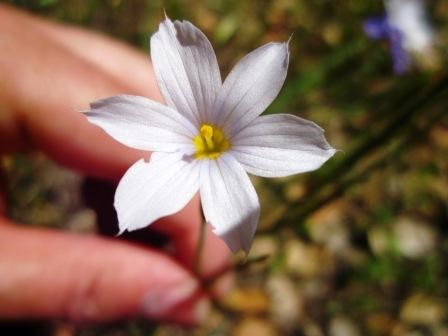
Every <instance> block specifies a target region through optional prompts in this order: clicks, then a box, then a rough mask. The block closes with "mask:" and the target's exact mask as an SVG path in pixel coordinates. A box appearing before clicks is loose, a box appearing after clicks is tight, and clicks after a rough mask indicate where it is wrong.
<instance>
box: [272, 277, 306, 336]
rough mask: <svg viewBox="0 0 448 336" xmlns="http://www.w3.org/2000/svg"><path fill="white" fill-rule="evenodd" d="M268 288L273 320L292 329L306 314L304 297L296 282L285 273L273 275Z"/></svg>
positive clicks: (287, 328) (284, 327)
mask: <svg viewBox="0 0 448 336" xmlns="http://www.w3.org/2000/svg"><path fill="white" fill-rule="evenodd" d="M266 288H267V291H268V293H269V296H270V298H271V315H272V318H273V320H274V321H275V322H276V323H277V324H278V325H279V326H280V327H282V329H285V330H292V329H293V328H295V327H297V325H298V324H299V323H300V322H301V320H302V319H303V315H304V298H303V297H302V296H301V295H300V294H299V292H298V291H297V289H296V288H295V286H294V283H293V282H292V281H291V279H289V278H288V277H286V276H285V275H273V276H271V277H270V278H269V279H268V281H267V283H266Z"/></svg>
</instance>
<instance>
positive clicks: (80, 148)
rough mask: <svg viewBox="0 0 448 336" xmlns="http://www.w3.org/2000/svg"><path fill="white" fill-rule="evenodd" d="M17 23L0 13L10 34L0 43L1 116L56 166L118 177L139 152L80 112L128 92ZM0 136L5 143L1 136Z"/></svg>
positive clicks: (125, 88)
mask: <svg viewBox="0 0 448 336" xmlns="http://www.w3.org/2000/svg"><path fill="white" fill-rule="evenodd" d="M17 20H18V18H17V17H15V16H14V15H10V16H8V15H5V12H4V11H0V28H1V29H2V30H5V31H7V32H8V34H2V39H0V49H1V50H3V51H4V53H3V54H2V55H1V56H0V71H1V72H2V81H0V99H1V101H2V104H3V106H2V107H3V108H4V109H5V110H6V113H2V114H5V115H8V114H9V115H14V116H15V118H14V119H15V122H16V124H17V125H18V126H17V127H16V129H18V130H20V132H21V133H20V137H21V138H22V139H23V142H24V143H28V144H29V145H31V144H32V145H33V146H34V147H37V148H38V149H41V150H44V151H45V152H47V154H49V155H50V156H51V157H52V158H54V159H55V160H57V161H58V162H61V163H63V164H66V165H69V166H70V167H72V168H75V169H78V170H82V171H84V172H86V173H89V174H93V175H96V176H101V177H108V178H115V179H116V178H118V177H119V176H121V175H122V173H123V172H124V171H125V169H126V168H127V167H128V166H129V165H130V164H132V163H133V162H135V160H137V158H139V157H141V156H142V153H139V152H138V151H135V150H131V149H128V148H126V147H124V146H122V145H120V144H118V143H117V142H116V141H114V140H112V139H111V138H110V137H109V136H107V135H106V134H105V133H104V132H103V131H101V130H100V129H99V128H97V127H95V126H93V125H91V124H89V123H88V122H87V121H86V120H85V118H84V116H83V115H81V114H80V113H79V112H78V111H80V110H82V109H86V108H87V106H88V103H89V102H90V101H93V100H96V99H98V98H100V97H104V96H107V95H113V94H117V93H125V92H132V89H130V88H129V87H127V86H126V85H125V84H124V83H122V82H121V81H118V80H117V79H116V78H113V77H111V76H109V75H108V74H107V73H105V72H103V71H101V70H99V69H98V68H97V67H95V66H94V65H92V64H90V63H88V62H85V61H83V60H82V59H80V58H78V57H76V56H74V55H73V54H72V53H71V52H69V51H68V50H66V49H65V48H63V47H61V46H59V45H58V44H56V43H54V42H52V41H51V40H50V39H45V38H42V36H41V34H39V32H38V31H37V30H36V29H34V26H33V25H31V26H30V24H29V23H28V21H25V22H23V24H22V22H21V24H17ZM23 31H27V33H26V34H23ZM11 55H15V56H14V57H11ZM27 55H32V57H27V58H26V57H25V56H27ZM21 57H22V58H23V59H20V58H21ZM18 61H20V67H17V66H16V65H17V62H18ZM8 69H14V71H8ZM140 70H141V69H140ZM8 111H9V113H8ZM10 124H11V123H10ZM1 136H2V141H3V140H4V139H3V137H4V136H5V135H4V134H2V135H1ZM6 142H7V141H6Z"/></svg>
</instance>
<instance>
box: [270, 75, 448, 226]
mask: <svg viewBox="0 0 448 336" xmlns="http://www.w3.org/2000/svg"><path fill="white" fill-rule="evenodd" d="M402 84H403V83H402V82H400V83H399V85H402ZM425 84H428V85H425ZM442 101H445V102H448V74H443V75H441V76H436V78H430V79H429V80H427V81H424V83H423V86H422V85H419V86H418V87H412V89H411V90H409V91H408V92H407V94H406V95H404V96H400V98H399V100H397V101H393V102H391V103H390V105H389V113H385V115H386V116H388V117H389V119H388V120H386V122H385V124H384V126H383V127H382V128H381V129H380V130H378V131H377V132H372V133H370V132H369V134H368V135H367V136H366V137H365V138H364V139H363V140H361V142H360V143H359V144H358V145H357V146H356V147H355V148H354V149H353V150H351V151H350V153H348V154H347V155H345V156H344V155H343V154H338V155H340V156H342V158H341V159H340V160H339V161H336V162H335V163H334V164H333V166H332V167H329V168H328V169H327V170H326V173H325V175H320V176H316V175H315V176H314V177H313V178H312V179H311V180H310V181H309V183H308V186H307V193H306V194H305V196H303V197H302V199H300V200H298V201H296V202H289V204H288V208H287V210H286V211H284V213H283V214H282V216H281V217H280V218H279V220H278V221H277V225H276V226H274V227H273V228H272V230H275V229H276V228H277V227H278V226H280V225H282V224H285V223H292V222H294V223H295V224H296V225H297V224H299V225H300V224H302V223H303V221H304V220H305V219H306V217H307V216H308V215H310V214H311V213H312V212H313V211H315V210H317V209H319V208H320V207H321V206H323V205H325V204H326V203H328V202H330V201H331V200H334V199H335V198H337V197H340V196H341V195H342V194H343V192H344V191H346V190H347V189H349V188H350V187H351V186H353V185H354V184H356V183H359V182H362V181H365V179H366V178H367V177H368V175H369V174H370V173H372V172H373V171H374V170H375V169H378V168H380V167H383V166H384V165H386V164H387V163H389V162H390V161H389V160H393V158H394V157H397V156H398V155H399V154H400V153H402V152H403V151H406V150H407V149H408V148H409V147H410V146H411V145H412V143H416V142H417V141H419V140H420V141H421V140H422V139H423V138H424V135H425V134H426V133H427V132H428V131H429V130H430V129H431V127H432V126H433V125H434V124H435V123H436V122H437V121H439V120H440V119H441V118H442V117H443V116H444V115H446V111H445V109H444V106H446V104H440V103H441V102H442ZM369 131H371V130H369ZM416 135H418V136H416ZM392 142H393V144H391V143H392ZM389 145H390V146H389ZM387 147H389V148H387ZM380 149H384V151H383V152H382V153H380V154H379V155H378V156H376V157H375V158H374V160H373V162H369V159H371V158H372V155H373V154H374V152H375V151H379V150H380ZM370 161H371V160H370ZM270 184H271V183H270ZM275 188H277V190H279V189H280V190H279V191H283V185H277V186H276V187H275ZM278 194H279V195H282V196H283V192H279V193H278ZM283 200H284V201H285V202H287V200H286V199H283ZM298 230H299V229H298Z"/></svg>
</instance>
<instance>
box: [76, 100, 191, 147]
mask: <svg viewBox="0 0 448 336" xmlns="http://www.w3.org/2000/svg"><path fill="white" fill-rule="evenodd" d="M85 115H86V116H87V119H88V120H89V121H90V122H91V123H93V124H95V125H97V126H99V127H101V128H102V129H103V130H104V131H106V133H108V134H109V135H110V136H112V137H113V138H114V139H115V140H117V141H119V142H121V143H122V144H124V145H126V146H129V147H132V148H137V149H142V150H157V151H168V152H170V151H176V150H179V149H191V148H193V144H192V140H191V139H192V138H193V137H194V136H195V133H196V129H195V127H194V126H193V125H192V124H191V123H190V122H189V121H188V120H187V119H185V118H184V117H183V116H182V115H180V114H179V113H178V112H177V111H175V110H173V109H171V108H169V107H168V106H165V105H162V104H160V103H157V102H155V101H152V100H150V99H147V98H144V97H139V96H129V95H119V96H114V97H110V98H106V99H102V100H99V101H96V102H94V103H92V104H91V105H90V111H87V112H85Z"/></svg>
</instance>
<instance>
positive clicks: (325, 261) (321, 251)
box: [285, 239, 335, 277]
mask: <svg viewBox="0 0 448 336" xmlns="http://www.w3.org/2000/svg"><path fill="white" fill-rule="evenodd" d="M334 267H335V265H334V260H333V258H332V257H331V255H330V254H329V253H328V251H327V250H326V249H325V248H323V247H320V246H316V245H311V244H305V243H304V242H301V241H299V240H295V239H291V240H289V241H287V242H286V244H285V268H286V270H287V271H288V272H289V273H291V274H295V275H299V276H304V277H315V276H320V275H326V274H330V273H331V272H332V271H333V269H334Z"/></svg>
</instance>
